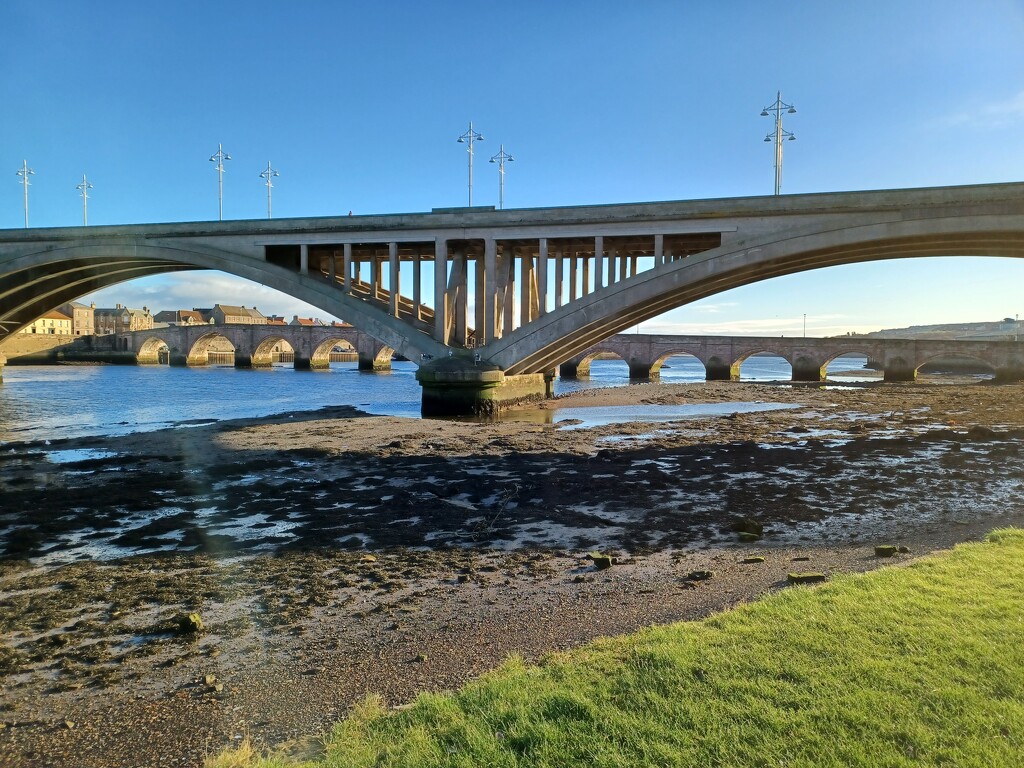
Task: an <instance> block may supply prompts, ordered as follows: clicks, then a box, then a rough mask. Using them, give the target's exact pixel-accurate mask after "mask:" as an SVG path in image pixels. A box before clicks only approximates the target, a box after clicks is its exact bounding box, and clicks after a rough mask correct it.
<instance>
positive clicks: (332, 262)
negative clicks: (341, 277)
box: [328, 251, 338, 285]
mask: <svg viewBox="0 0 1024 768" xmlns="http://www.w3.org/2000/svg"><path fill="white" fill-rule="evenodd" d="M328 266H329V267H330V274H329V277H330V279H331V285H336V284H337V282H338V253H337V251H331V257H330V259H329V260H328Z"/></svg>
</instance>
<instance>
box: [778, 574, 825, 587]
mask: <svg viewBox="0 0 1024 768" xmlns="http://www.w3.org/2000/svg"><path fill="white" fill-rule="evenodd" d="M825 578H826V577H825V574H824V573H819V572H817V571H805V572H804V573H791V574H789V576H787V577H786V579H787V581H789V583H790V584H820V583H821V582H823V581H825Z"/></svg>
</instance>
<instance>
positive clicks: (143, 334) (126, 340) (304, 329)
mask: <svg viewBox="0 0 1024 768" xmlns="http://www.w3.org/2000/svg"><path fill="white" fill-rule="evenodd" d="M218 338H223V339H227V340H228V342H230V343H231V346H232V347H234V348H235V367H236V368H269V367H270V366H271V364H272V362H273V358H272V351H273V349H274V347H275V346H277V345H278V344H279V343H280V342H282V341H284V342H287V343H288V344H289V346H291V348H292V349H293V350H295V360H294V363H293V364H294V366H295V368H296V369H298V370H310V369H312V370H318V369H326V368H328V367H329V366H330V354H331V350H332V349H334V348H335V347H336V346H338V345H339V344H340V345H344V346H347V347H351V348H352V349H353V350H354V351H355V352H356V353H357V355H358V358H359V368H360V369H362V370H385V369H388V368H390V367H391V357H392V355H393V354H394V350H392V349H391V348H390V347H387V346H385V345H384V344H381V343H380V342H379V341H378V340H377V339H375V338H373V337H372V336H370V335H368V334H366V333H363V332H362V331H360V330H358V329H356V328H352V327H351V326H343V327H338V326H296V325H284V326H281V325H182V326H172V327H169V328H154V329H152V330H147V331H132V332H130V333H121V334H117V335H111V336H97V337H90V338H89V339H87V340H84V341H83V342H82V344H81V346H82V347H83V348H85V347H88V348H89V349H93V350H96V351H104V350H111V351H115V352H118V353H121V354H123V356H124V357H125V359H131V360H133V361H134V362H136V363H138V364H140V365H147V364H155V363H158V362H159V359H160V358H159V353H160V350H161V349H162V348H164V347H166V348H167V349H168V350H169V362H170V364H171V365H188V366H202V365H208V364H209V356H208V355H209V351H210V347H211V345H212V343H213V342H214V340H215V339H218Z"/></svg>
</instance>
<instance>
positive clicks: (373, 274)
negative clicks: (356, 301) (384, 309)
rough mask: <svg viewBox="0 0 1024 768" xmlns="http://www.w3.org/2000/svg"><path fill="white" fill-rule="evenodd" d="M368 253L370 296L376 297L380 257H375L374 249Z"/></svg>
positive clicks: (378, 284)
mask: <svg viewBox="0 0 1024 768" xmlns="http://www.w3.org/2000/svg"><path fill="white" fill-rule="evenodd" d="M374 251H375V252H374V253H372V254H371V255H370V298H371V299H376V298H377V289H378V288H380V259H378V258H377V254H376V249H374Z"/></svg>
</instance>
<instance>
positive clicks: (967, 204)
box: [0, 183, 1024, 413]
mask: <svg viewBox="0 0 1024 768" xmlns="http://www.w3.org/2000/svg"><path fill="white" fill-rule="evenodd" d="M917 256H1010V257H1022V256H1024V183H1012V184H989V185H974V186H961V187H933V188H925V189H897V190H881V191H870V192H834V193H823V194H805V195H781V196H770V197H747V198H731V199H719V200H691V201H674V202H658V203H629V204H616V205H594V206H579V207H561V208H536V209H518V210H517V209H505V210H500V211H496V210H494V209H493V208H491V207H486V208H485V207H478V208H449V209H434V210H433V211H432V212H431V213H412V214H394V215H372V216H342V217H324V218H304V219H273V220H256V221H224V222H190V223H175V224H147V225H124V226H95V227H71V228H61V229H24V230H4V231H0V341H2V338H3V337H4V336H6V335H8V334H10V333H13V332H16V331H17V330H18V329H19V328H21V327H24V326H25V325H27V324H28V323H30V322H32V320H33V319H35V318H36V317H38V316H40V315H42V314H44V313H45V312H46V311H48V310H50V309H52V308H54V307H57V306H60V305H61V304H63V303H64V302H66V301H69V300H72V299H75V298H78V297H80V296H83V295H85V294H88V293H91V292H93V291H96V290H98V289H100V288H104V287H106V286H109V285H113V284H115V283H120V282H123V281H126V280H132V279H135V278H138V277H145V276H149V275H156V274H160V273H165V272H175V271H181V270H195V269H215V270H221V271H223V272H226V273H229V274H233V275H237V276H239V277H243V278H246V279H249V280H252V281H255V282H258V283H262V284H264V285H268V286H271V287H273V288H276V289H278V290H281V291H284V292H286V293H288V294H290V295H292V296H294V297H296V298H298V299H300V300H302V301H305V302H307V303H309V304H312V305H314V306H316V307H319V308H320V309H322V310H324V311H325V312H328V313H330V314H332V315H334V316H335V317H339V318H343V319H344V320H345V321H347V322H349V323H351V324H352V325H353V326H355V327H357V328H359V329H360V330H361V331H363V332H364V333H366V334H368V335H370V336H372V337H373V338H375V339H377V340H378V341H379V342H380V343H381V344H383V345H385V346H387V347H389V348H390V349H392V350H394V351H395V352H396V353H397V354H401V355H403V356H404V357H406V358H408V359H410V360H413V361H414V362H416V363H417V364H419V365H420V369H419V371H418V373H417V377H418V378H419V380H420V383H421V384H422V385H423V407H424V412H425V413H444V412H473V411H488V410H492V409H493V408H495V407H496V404H499V403H503V402H509V401H515V400H521V399H530V398H536V397H541V396H543V395H544V394H545V392H546V391H548V388H549V383H550V379H551V377H552V376H553V372H554V369H555V367H556V366H558V365H559V364H561V363H564V362H565V361H567V360H569V359H571V358H573V357H574V356H577V355H579V354H580V353H581V352H583V351H584V350H586V349H587V348H589V347H590V346H592V345H593V344H596V343H597V342H600V341H601V340H603V339H606V338H608V337H609V336H612V335H614V334H616V333H619V332H621V331H624V330H626V329H627V328H630V327H632V326H634V325H636V324H637V323H639V322H642V321H645V320H648V319H651V318H653V317H656V316H658V315H660V314H662V313H663V312H666V311H667V310H670V309H673V308H675V307H679V306H682V305H684V304H687V303H689V302H693V301H696V300H698V299H702V298H705V297H708V296H711V295H714V294H716V293H719V292H721V291H725V290H729V289H731V288H736V287H739V286H743V285H748V284H750V283H754V282H757V281H759V280H766V279H769V278H773V277H778V276H781V275H788V274H793V273H796V272H801V271H804V270H810V269H818V268H822V267H829V266H836V265H841V264H853V263H859V262H865V261H874V260H881V259H896V258H909V257H917ZM936 300H941V297H936Z"/></svg>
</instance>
